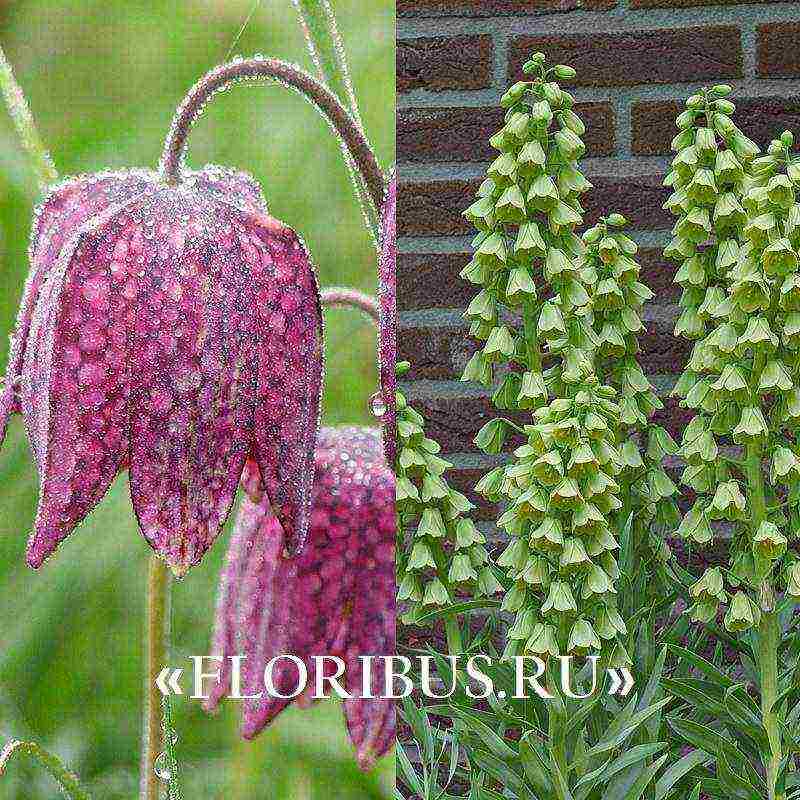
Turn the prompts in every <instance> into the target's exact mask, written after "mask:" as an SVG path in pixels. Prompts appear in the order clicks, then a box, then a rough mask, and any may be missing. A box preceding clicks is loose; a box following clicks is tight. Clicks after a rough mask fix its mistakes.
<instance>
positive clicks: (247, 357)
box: [129, 189, 258, 575]
mask: <svg viewBox="0 0 800 800" xmlns="http://www.w3.org/2000/svg"><path fill="white" fill-rule="evenodd" d="M141 218H142V220H143V225H144V234H143V236H140V237H136V239H135V240H133V239H132V240H131V242H130V243H129V244H130V248H131V251H132V252H136V253H138V257H139V259H140V260H143V262H144V263H143V268H142V271H141V272H140V274H139V276H138V282H137V287H136V291H137V292H138V296H137V301H136V305H137V310H136V318H135V321H134V324H133V331H132V335H131V357H130V360H131V411H132V414H131V433H130V474H131V497H132V499H133V504H134V508H135V510H136V515H137V517H138V519H139V525H140V527H141V530H142V533H143V534H144V536H145V538H146V539H147V541H148V542H149V543H150V545H151V546H152V547H153V549H154V550H155V551H156V552H157V553H159V554H160V555H161V556H162V557H164V558H165V559H166V561H167V562H168V563H169V564H170V566H171V567H172V568H173V570H174V571H175V573H176V574H178V575H182V574H184V573H185V572H186V571H187V570H188V569H189V567H191V566H193V565H194V564H197V563H198V562H199V561H200V559H201V558H202V556H203V554H204V553H205V552H206V551H207V550H208V548H209V547H210V546H211V544H212V543H213V541H214V540H215V539H216V537H217V536H218V534H219V532H220V530H221V528H222V525H223V524H224V522H225V520H226V518H227V516H228V513H229V512H230V508H231V505H232V504H233V499H234V495H235V492H236V488H237V486H238V483H239V479H240V477H241V474H242V468H243V466H244V463H245V460H246V458H247V455H248V452H249V451H250V449H251V443H252V439H253V412H254V408H255V397H256V395H255V392H256V376H257V368H258V346H257V345H258V339H257V332H256V323H255V320H254V319H253V314H252V308H253V307H254V305H255V299H254V298H255V289H254V281H253V275H252V269H251V264H250V262H249V260H248V256H247V254H246V253H245V248H244V246H243V244H242V240H243V239H244V238H246V237H247V229H248V226H249V215H247V214H243V213H242V212H239V211H237V210H235V209H234V208H232V207H230V206H228V205H223V204H220V203H216V202H213V201H212V202H209V201H207V200H206V199H201V198H200V197H199V196H197V195H195V194H191V193H189V192H185V193H183V194H180V195H178V194H176V193H175V192H172V191H170V190H168V189H165V190H163V191H162V192H161V193H159V194H158V195H157V196H154V197H153V198H152V200H151V201H150V202H149V204H148V205H147V206H145V207H143V208H142V210H141ZM148 230H149V233H148Z"/></svg>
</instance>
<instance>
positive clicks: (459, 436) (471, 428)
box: [411, 397, 694, 453]
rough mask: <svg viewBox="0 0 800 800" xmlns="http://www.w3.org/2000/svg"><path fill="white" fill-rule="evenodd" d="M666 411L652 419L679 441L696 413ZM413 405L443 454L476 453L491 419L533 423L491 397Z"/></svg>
mask: <svg viewBox="0 0 800 800" xmlns="http://www.w3.org/2000/svg"><path fill="white" fill-rule="evenodd" d="M663 402H664V410H663V411H659V412H657V413H656V414H655V415H654V417H653V424H655V425H661V426H663V427H664V428H666V429H667V430H668V431H669V432H670V434H671V435H672V436H673V437H675V438H676V439H677V440H678V441H680V438H681V435H682V432H683V429H684V428H685V427H686V425H687V424H688V423H689V422H690V421H691V419H692V417H693V416H694V412H693V411H692V410H691V409H683V408H680V407H679V406H678V404H677V401H676V400H674V399H672V398H664V401H663ZM411 405H412V406H414V408H415V409H417V411H419V412H420V413H421V414H422V415H423V416H424V417H425V421H426V426H425V432H426V434H427V435H428V436H430V437H431V438H432V439H435V440H436V441H437V442H439V444H440V445H441V446H442V451H443V452H444V453H474V452H476V451H477V448H476V447H475V445H474V444H473V439H474V438H475V434H476V433H477V432H478V431H479V430H480V429H481V427H482V426H483V425H484V424H485V423H487V422H488V421H489V420H491V419H494V418H495V417H498V416H503V417H506V418H507V419H512V420H513V421H514V422H516V423H517V424H520V425H522V424H525V423H527V422H530V415H529V414H528V415H526V414H512V415H509V414H508V412H502V414H501V413H500V412H498V411H497V410H496V409H495V408H494V406H493V405H492V400H491V398H490V397H455V398H454V397H433V398H431V397H425V398H415V399H413V400H411ZM521 442H522V439H521V437H519V436H513V437H511V438H510V439H509V441H508V443H507V444H508V446H507V450H508V451H509V452H510V451H511V450H512V449H513V448H515V447H518V446H519V445H520V444H521Z"/></svg>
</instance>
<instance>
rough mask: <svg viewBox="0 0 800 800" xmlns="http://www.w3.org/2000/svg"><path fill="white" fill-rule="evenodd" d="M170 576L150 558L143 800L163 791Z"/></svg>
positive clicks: (142, 766) (142, 771)
mask: <svg viewBox="0 0 800 800" xmlns="http://www.w3.org/2000/svg"><path fill="white" fill-rule="evenodd" d="M169 612H170V574H169V570H168V568H167V565H166V564H165V563H164V562H163V561H162V560H161V559H160V558H158V557H157V556H155V555H153V556H150V563H149V566H148V576H147V654H146V658H147V665H146V669H145V708H144V725H143V730H142V760H141V774H140V783H139V787H140V788H139V796H140V798H141V800H158V797H159V792H160V789H161V785H160V781H159V778H158V775H156V770H155V762H156V759H157V758H158V756H159V755H160V754H161V751H162V750H163V746H164V742H163V730H162V724H161V692H159V690H158V687H157V686H156V678H157V677H158V673H159V672H160V671H161V670H162V669H163V667H164V666H165V661H166V658H167V648H168V645H169Z"/></svg>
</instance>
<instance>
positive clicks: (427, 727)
mask: <svg viewBox="0 0 800 800" xmlns="http://www.w3.org/2000/svg"><path fill="white" fill-rule="evenodd" d="M651 645H652V642H649V643H648V644H647V646H651ZM636 656H637V663H638V664H639V665H640V670H641V674H640V678H641V679H642V683H641V692H640V693H639V694H636V695H632V696H631V697H630V698H628V699H627V700H624V701H622V703H618V702H617V701H616V700H614V699H613V698H611V697H608V696H606V695H604V689H605V686H603V685H602V678H600V679H599V680H600V683H601V685H600V686H599V687H598V691H597V692H596V693H595V694H594V695H593V696H592V697H591V698H590V699H584V700H575V699H570V698H568V697H564V696H561V695H556V697H555V698H554V699H553V700H549V701H543V700H536V699H534V700H523V699H515V698H514V697H513V694H514V683H515V677H514V674H513V668H512V667H511V665H509V664H507V663H505V662H501V661H495V662H494V663H493V664H492V665H490V666H488V667H486V668H485V669H484V668H483V667H482V671H483V672H484V673H485V674H486V675H487V676H488V677H489V678H490V679H491V680H492V682H493V685H494V687H495V694H493V695H491V696H490V697H489V698H488V700H487V701H486V702H485V703H484V704H482V705H480V706H479V705H478V704H477V703H476V701H474V700H471V699H470V698H469V697H468V695H467V694H466V684H465V683H464V681H462V680H461V679H460V678H459V679H458V680H457V684H458V691H457V693H456V695H455V696H454V697H453V698H451V699H450V700H449V701H448V703H447V704H446V705H444V704H439V705H433V706H428V707H427V708H419V707H417V706H415V705H414V704H413V703H411V702H406V703H405V704H404V706H403V714H402V716H403V718H404V720H405V721H406V723H407V724H408V725H409V727H410V728H411V729H412V730H413V732H414V740H415V747H416V749H417V750H418V755H419V758H418V763H417V765H416V767H415V766H414V765H413V764H412V763H411V760H410V759H409V757H408V755H407V754H406V752H405V751H404V752H403V757H402V758H401V759H400V761H399V765H398V766H399V770H398V781H399V782H401V783H402V784H403V785H404V786H405V787H407V788H408V789H409V790H410V791H412V792H416V794H415V795H413V796H415V797H416V796H419V797H421V798H425V800H439V798H449V797H455V796H466V795H462V794H461V792H459V793H458V795H455V794H453V795H451V794H449V793H448V790H449V789H450V788H451V786H452V785H457V784H459V783H460V784H462V785H463V784H464V783H468V784H469V786H470V787H471V793H470V795H469V797H470V798H473V797H474V798H480V799H481V800H498V798H535V800H612V798H613V799H614V800H617V798H619V800H623V799H624V800H628V799H629V798H630V800H633V799H634V798H636V799H637V800H638V798H650V799H651V800H683V799H684V798H686V797H687V796H689V794H690V791H691V789H692V787H694V786H695V784H696V783H697V780H698V778H699V777H701V776H703V775H707V772H706V770H705V769H704V767H705V765H706V764H707V763H708V762H709V761H710V760H711V757H710V756H709V755H707V754H706V753H693V754H691V755H689V756H686V757H683V758H682V757H681V755H680V753H679V746H678V740H677V738H675V737H673V739H672V741H670V739H669V738H665V736H664V734H665V733H666V729H665V727H664V712H665V710H666V706H667V704H668V703H669V698H667V697H664V693H663V689H662V687H661V678H662V670H663V668H664V663H665V657H666V651H662V652H661V653H660V654H659V655H655V654H654V653H653V651H652V649H651V650H650V655H649V656H648V655H647V652H646V651H645V648H644V647H642V649H640V650H639V651H638V652H637V653H636ZM437 663H439V668H440V677H442V679H443V680H444V682H445V684H446V685H449V683H450V680H451V675H450V673H449V672H448V670H447V666H446V665H445V663H443V662H442V661H441V660H440V659H438V660H437ZM584 673H586V674H579V675H578V676H577V677H576V680H575V683H574V685H573V687H572V688H573V691H574V693H576V694H582V693H586V692H587V691H588V689H589V688H590V684H591V683H592V679H591V675H590V674H589V671H588V670H584ZM500 692H505V696H503V695H501V694H500ZM431 716H436V717H440V718H445V719H449V720H451V721H452V723H453V725H452V727H450V728H449V729H448V728H443V727H435V726H434V724H433V723H432V722H431ZM457 747H460V750H461V757H460V758H458V759H456V756H455V754H454V751H455V750H456V748H457Z"/></svg>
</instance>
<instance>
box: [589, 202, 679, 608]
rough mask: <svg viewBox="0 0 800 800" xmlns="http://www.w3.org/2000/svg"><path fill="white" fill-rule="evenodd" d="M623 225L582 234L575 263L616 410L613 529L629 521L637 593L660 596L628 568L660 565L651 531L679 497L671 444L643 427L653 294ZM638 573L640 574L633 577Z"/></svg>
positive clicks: (669, 520) (665, 524) (662, 526)
mask: <svg viewBox="0 0 800 800" xmlns="http://www.w3.org/2000/svg"><path fill="white" fill-rule="evenodd" d="M626 224H627V221H626V220H625V218H624V217H623V216H622V215H621V214H611V215H609V216H608V217H604V218H602V219H601V220H600V222H599V223H598V224H597V225H595V226H594V227H592V228H590V229H589V230H587V231H586V232H585V233H584V234H583V241H584V243H585V244H586V252H585V254H584V256H583V258H582V261H581V262H580V266H581V274H582V280H583V282H584V283H585V285H586V286H587V288H589V291H590V295H591V311H592V317H593V330H594V333H595V337H596V344H595V348H596V349H595V362H594V366H595V372H596V374H597V376H598V378H600V379H602V380H603V381H604V382H605V383H607V384H608V385H609V386H611V387H612V388H613V389H615V390H616V392H617V396H618V397H619V401H618V402H619V407H620V419H619V425H620V433H621V434H622V436H623V438H624V442H623V444H622V445H621V447H620V455H621V460H622V472H621V473H620V475H619V478H618V480H619V483H620V486H621V492H620V496H621V498H622V501H623V507H622V509H621V510H620V512H619V514H618V522H617V529H618V530H621V529H622V526H624V525H625V524H627V522H628V519H630V521H631V532H630V535H631V536H632V538H633V545H634V550H635V551H636V562H635V564H634V570H633V571H634V572H636V573H637V574H635V575H633V576H631V577H632V578H633V579H641V583H642V584H643V586H641V587H638V588H641V589H642V593H641V594H647V595H652V594H654V593H657V592H659V591H660V587H659V585H657V583H656V582H653V581H652V580H648V578H649V577H651V576H649V575H648V574H647V571H646V570H637V569H636V568H635V567H636V566H637V565H639V564H641V563H643V562H648V563H651V564H658V563H664V562H666V561H667V560H668V558H669V556H670V550H669V546H668V545H667V543H666V541H664V539H663V538H661V537H660V536H657V535H656V531H662V532H663V531H669V530H674V529H675V527H676V526H677V524H678V521H679V519H680V517H679V512H678V509H677V506H676V503H675V501H674V499H673V498H675V496H676V495H677V494H678V487H677V486H675V484H674V483H673V481H672V480H671V479H670V477H669V475H667V473H666V471H665V470H664V467H663V463H664V459H665V458H666V457H667V456H670V455H675V454H676V453H677V452H678V446H677V445H676V444H675V442H674V441H673V440H672V437H671V436H670V435H669V433H667V431H666V430H664V429H663V428H661V427H659V426H657V425H652V424H651V423H650V420H651V417H652V415H653V413H654V412H655V411H657V410H660V409H662V408H663V407H664V406H663V403H662V402H661V400H660V399H659V398H658V396H657V395H656V392H655V390H654V388H653V386H652V384H651V383H650V381H649V380H648V379H647V377H646V376H645V374H644V372H643V371H642V368H641V366H640V364H639V362H638V359H637V355H638V353H639V339H638V335H639V334H640V333H641V332H642V331H643V330H644V324H643V323H642V319H641V310H642V306H643V305H644V304H645V303H646V302H647V301H648V300H650V299H652V297H653V293H652V292H651V291H650V289H649V288H648V287H647V286H645V285H644V284H643V283H641V282H640V280H639V273H640V270H641V267H640V265H639V264H638V263H637V262H636V260H635V255H636V252H637V250H638V246H637V244H636V242H634V241H633V240H632V239H631V238H630V237H628V236H626V235H625V233H624V231H623V229H624V227H625V225H626ZM639 573H641V574H639Z"/></svg>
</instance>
